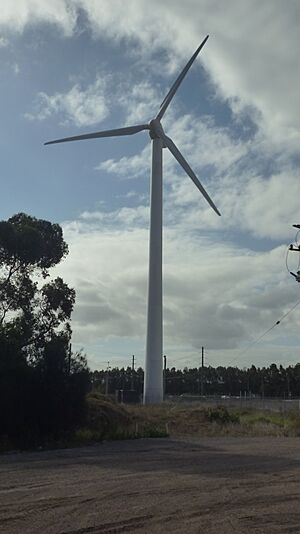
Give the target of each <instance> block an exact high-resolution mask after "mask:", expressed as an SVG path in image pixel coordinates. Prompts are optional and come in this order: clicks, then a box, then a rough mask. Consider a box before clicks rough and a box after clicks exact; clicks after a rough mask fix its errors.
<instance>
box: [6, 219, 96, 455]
mask: <svg viewBox="0 0 300 534" xmlns="http://www.w3.org/2000/svg"><path fill="white" fill-rule="evenodd" d="M67 253H68V246H67V244H66V242H65V241H64V239H63V234H62V229H61V227H60V226H59V225H58V224H53V223H51V222H48V221H45V220H41V219H36V218H35V217H32V216H30V215H26V214H24V213H19V214H17V215H14V216H13V217H11V218H10V219H8V220H7V221H1V222H0V447H1V438H2V441H3V439H4V438H6V439H8V440H9V441H10V442H11V443H13V445H14V446H17V447H27V446H32V445H37V444H41V443H43V442H44V441H47V440H49V439H58V438H60V437H61V436H62V435H63V434H64V433H65V432H66V431H69V430H70V429H72V428H74V427H75V426H76V425H77V424H78V423H79V422H80V420H81V419H82V417H83V416H84V399H85V394H86V392H87V390H88V387H89V370H88V368H87V362H86V358H85V357H84V356H83V355H82V354H81V353H78V354H72V353H71V350H70V339H71V325H70V318H71V313H72V310H73V306H74V303H75V291H74V289H71V288H69V287H68V285H67V284H66V283H65V282H64V281H63V280H62V278H60V277H57V278H55V279H50V280H46V279H47V278H48V277H49V276H50V273H49V270H50V269H51V268H52V267H54V266H55V265H57V264H58V263H59V262H60V261H61V260H62V259H63V258H64V257H65V256H66V255H67Z"/></svg>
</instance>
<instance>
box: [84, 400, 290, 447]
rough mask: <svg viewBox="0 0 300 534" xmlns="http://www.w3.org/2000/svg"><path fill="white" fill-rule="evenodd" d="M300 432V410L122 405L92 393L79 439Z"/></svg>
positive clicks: (184, 405) (177, 405) (277, 434)
mask: <svg viewBox="0 0 300 534" xmlns="http://www.w3.org/2000/svg"><path fill="white" fill-rule="evenodd" d="M224 435H228V436H253V437H254V436H294V437H296V436H300V412H299V411H295V412H286V413H282V414H279V413H274V412H268V411H254V410H252V409H247V410H244V409H243V410H239V409H227V408H226V407H224V406H217V407H213V406H203V405H201V403H195V402H193V403H186V404H182V403H180V404H176V403H162V404H161V405H156V406H142V405H120V404H116V403H115V402H114V401H113V400H112V399H109V398H107V397H104V396H101V395H98V394H92V395H90V396H89V397H88V417H87V425H86V427H84V428H81V429H79V430H78V431H77V432H76V434H75V437H76V440H78V442H79V443H87V442H93V441H101V440H103V439H105V440H109V439H134V438H141V437H166V436H171V437H183V436H185V437H187V436H194V437H201V436H224Z"/></svg>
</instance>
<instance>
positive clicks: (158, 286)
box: [45, 35, 220, 404]
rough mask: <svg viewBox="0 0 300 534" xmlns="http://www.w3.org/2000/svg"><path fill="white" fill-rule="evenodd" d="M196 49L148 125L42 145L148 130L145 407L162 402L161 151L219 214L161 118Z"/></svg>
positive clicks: (78, 136)
mask: <svg viewBox="0 0 300 534" xmlns="http://www.w3.org/2000/svg"><path fill="white" fill-rule="evenodd" d="M208 37H209V36H208V35H207V37H205V39H204V41H203V42H202V43H201V44H200V46H199V47H198V48H197V50H196V51H195V53H194V54H193V55H192V57H191V59H190V60H189V61H188V63H187V64H186V66H185V67H184V69H183V70H182V72H181V73H180V75H179V76H178V78H177V79H176V81H175V82H174V84H173V85H172V87H171V89H170V91H169V92H168V94H167V95H166V97H165V98H164V100H163V102H162V104H161V106H160V109H159V112H158V114H157V115H156V117H155V118H154V119H152V120H151V121H150V122H149V123H148V124H139V125H137V126H128V127H125V128H118V129H114V130H105V131H102V132H94V133H88V134H84V135H76V136H74V137H65V138H63V139H56V140H55V141H48V143H45V145H50V144H54V143H64V142H66V141H80V140H83V139H95V138H98V137H114V136H122V135H132V134H136V133H138V132H141V131H143V130H149V134H150V137H151V140H152V172H151V199H150V239H149V279H148V315H147V341H146V361H145V380H144V404H155V403H159V402H161V401H162V400H163V379H162V378H163V376H162V353H163V351H162V339H163V332H162V323H163V321H162V149H163V148H168V149H169V151H170V152H171V154H173V156H174V158H175V159H176V160H177V161H178V163H179V164H180V165H181V167H182V168H183V169H184V171H185V172H186V173H187V174H188V176H189V177H190V178H191V179H192V180H193V182H194V184H195V185H196V187H197V188H198V189H199V191H200V192H201V193H202V195H203V196H204V197H205V198H206V200H207V202H208V203H209V204H210V206H211V207H212V208H213V209H214V211H215V212H216V213H217V214H218V215H220V212H219V211H218V209H217V208H216V206H215V204H214V203H213V201H212V200H211V198H210V196H209V195H208V193H207V192H206V191H205V189H204V187H203V186H202V185H201V183H200V182H199V180H198V178H197V176H196V175H195V173H194V172H193V170H192V169H191V167H190V166H189V164H188V163H187V161H186V160H185V159H184V157H183V156H182V154H181V152H180V151H179V150H178V148H177V147H176V145H175V144H174V142H173V141H172V140H171V139H170V138H169V137H167V136H166V134H165V132H164V130H163V127H162V125H161V119H162V118H163V116H164V114H165V112H166V110H167V108H168V106H169V104H170V102H171V100H172V98H173V96H174V95H175V93H176V91H177V89H178V87H179V86H180V84H181V82H182V80H183V79H184V77H185V75H186V74H187V72H188V70H189V69H190V67H191V65H192V64H193V62H194V61H195V59H196V57H197V56H198V54H199V52H200V50H201V49H202V48H203V46H204V45H205V43H206V41H207V39H208Z"/></svg>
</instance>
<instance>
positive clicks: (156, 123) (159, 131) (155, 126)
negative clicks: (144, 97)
mask: <svg viewBox="0 0 300 534" xmlns="http://www.w3.org/2000/svg"><path fill="white" fill-rule="evenodd" d="M149 135H150V137H151V139H157V138H160V139H163V138H164V136H165V132H164V130H163V127H162V125H161V122H160V120H159V119H152V120H151V121H150V122H149Z"/></svg>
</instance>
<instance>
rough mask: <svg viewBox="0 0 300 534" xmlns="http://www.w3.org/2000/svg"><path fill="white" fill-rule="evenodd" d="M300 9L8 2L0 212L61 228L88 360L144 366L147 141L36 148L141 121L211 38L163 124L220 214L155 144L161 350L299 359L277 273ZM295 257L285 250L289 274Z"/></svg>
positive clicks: (298, 128)
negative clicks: (159, 173) (160, 214)
mask: <svg viewBox="0 0 300 534" xmlns="http://www.w3.org/2000/svg"><path fill="white" fill-rule="evenodd" d="M299 21H300V6H299V4H298V2H296V1H292V0H290V2H289V3H288V4H287V5H285V6H283V4H282V2H280V1H279V0H278V1H277V0H275V1H274V0H263V1H262V2H258V1H256V0H254V1H253V2H251V3H250V2H247V1H236V0H229V1H228V2H226V5H225V3H224V2H220V1H210V2H207V1H206V0H197V1H196V0H187V2H185V4H184V6H183V5H182V4H181V3H180V2H176V1H175V2H174V1H173V2H171V1H170V0H166V1H165V2H164V3H163V5H161V3H160V2H158V1H156V0H153V2H151V6H150V5H149V3H147V2H146V1H144V0H139V1H138V0H128V2H126V3H124V2H123V3H122V2H121V1H119V0H114V1H110V2H108V1H106V0H103V1H101V2H93V1H88V0H69V1H67V0H54V1H53V2H51V4H49V3H48V2H46V1H44V0H15V2H14V3H6V5H5V6H3V8H2V7H1V12H0V61H1V77H0V91H1V101H0V116H1V123H0V150H1V161H2V180H1V219H6V218H8V217H10V216H11V215H13V214H14V213H17V212H19V211H23V212H26V213H29V214H32V215H34V216H36V217H41V218H45V219H49V220H51V221H53V222H59V223H60V224H61V225H62V226H63V229H64V234H65V238H66V240H67V242H68V244H69V248H70V253H69V256H68V258H67V259H66V260H65V261H64V262H63V263H62V264H61V266H59V267H58V268H57V271H56V273H55V274H62V275H63V277H64V279H65V280H66V281H67V282H68V283H69V284H70V285H71V286H73V287H75V289H76V291H77V303H76V308H75V311H74V316H73V323H72V325H73V346H74V348H76V349H79V348H81V347H82V348H83V350H84V351H85V352H86V353H87V356H88V360H89V363H90V365H91V366H92V367H96V368H97V367H102V366H103V365H106V362H107V361H108V360H109V361H110V365H127V364H130V359H131V354H135V355H136V358H137V363H138V365H143V363H144V346H145V324H146V292H147V257H148V223H149V175H150V143H149V137H148V134H147V132H145V133H144V132H143V133H140V134H138V135H135V136H132V137H128V138H125V137H123V138H119V139H103V140H92V141H83V142H78V143H67V144H62V145H54V146H47V147H45V146H44V145H43V143H44V142H45V141H47V140H51V139H53V138H59V137H65V136H68V135H79V134H80V133H86V132H89V131H97V130H102V129H110V128H114V127H121V126H124V125H131V124H138V123H140V122H142V123H144V122H147V121H149V120H150V119H151V118H152V117H153V116H154V115H155V114H156V112H157V109H158V107H159V105H160V103H161V101H162V99H163V97H164V95H165V94H166V92H167V91H168V89H169V87H170V85H171V84H172V83H173V81H174V79H175V78H176V76H177V75H178V72H179V71H180V69H181V68H182V67H183V65H184V64H185V63H186V61H187V59H188V58H189V57H190V56H191V54H192V53H193V52H194V50H195V49H196V47H197V46H198V45H199V43H200V42H201V41H202V40H203V38H204V37H205V36H206V35H207V34H210V38H209V40H208V42H207V43H206V45H205V47H204V48H203V50H202V52H201V53H200V55H199V57H198V58H197V60H196V62H195V63H194V65H193V67H192V69H191V71H190V72H189V74H188V76H187V77H186V79H185V80H184V83H183V84H182V86H181V87H180V89H179V91H178V93H177V94H176V97H175V98H174V100H173V101H172V104H171V106H170V108H169V109H168V112H167V113H166V115H165V118H164V128H165V131H166V133H167V134H168V135H170V136H171V137H172V138H173V140H174V141H175V142H176V144H177V146H178V147H179V148H180V150H181V151H182V153H183V154H184V156H185V157H186V159H187V160H188V161H189V163H190V164H191V166H192V167H193V169H194V170H195V172H196V173H197V175H198V176H199V178H200V180H201V181H202V183H203V185H204V186H205V187H206V188H207V190H208V192H209V194H210V195H211V197H212V198H213V200H214V201H215V203H216V205H217V206H218V208H219V209H220V211H221V213H222V217H221V218H218V217H217V216H216V215H215V214H214V212H213V211H212V210H211V209H210V207H209V206H208V205H207V204H206V202H205V200H204V199H203V198H202V197H201V195H200V194H199V193H198V191H197V190H196V189H195V187H194V186H193V184H192V182H191V181H190V180H189V178H188V177H187V176H185V175H184V174H183V173H182V172H181V169H180V168H179V167H178V165H177V163H176V162H175V161H174V160H173V159H172V158H171V157H170V156H169V155H168V154H166V153H165V151H164V223H165V228H164V352H165V353H166V354H167V357H168V364H169V365H178V366H180V367H183V366H185V365H188V366H190V365H198V363H199V361H200V353H201V346H202V345H204V346H205V348H206V353H207V363H210V364H211V365H218V364H224V365H226V364H228V363H229V362H230V361H232V360H233V359H234V361H235V364H236V365H240V366H247V365H249V364H252V363H255V364H256V365H260V366H261V365H266V364H269V363H271V362H276V363H282V364H284V365H286V364H290V363H291V364H294V363H296V362H297V361H298V355H297V351H298V346H299V342H300V336H299V333H298V332H299V321H300V306H299V311H298V310H297V309H296V310H295V311H294V312H293V313H291V314H290V315H289V316H288V317H287V318H286V319H285V320H284V321H283V322H282V324H280V325H279V326H278V327H276V328H275V329H274V330H272V331H271V332H270V334H268V336H266V337H265V338H264V339H263V340H262V342H261V343H260V344H258V345H255V346H253V348H252V349H251V350H249V351H247V352H245V353H243V354H242V355H241V356H239V355H240V354H241V353H242V352H244V349H245V347H247V344H248V343H251V341H253V340H254V339H256V337H258V336H259V335H260V334H261V333H262V332H264V331H265V330H267V329H268V328H270V327H271V326H272V325H273V324H274V323H275V322H276V321H277V320H278V319H279V318H280V317H281V316H282V315H283V314H284V313H286V312H287V311H288V310H289V309H290V308H291V307H292V306H293V305H294V303H295V302H296V301H297V299H298V298H299V299H300V294H299V286H298V284H297V283H296V282H295V281H294V279H293V278H292V277H291V276H290V275H289V274H288V272H287V269H286V266H285V256H286V250H287V245H288V244H289V243H290V242H292V241H293V239H294V231H293V229H292V224H294V223H298V222H299V198H300V195H299V194H300V185H299V161H300V159H299V156H300V154H299V137H300V120H299V116H298V109H299V104H300V102H299V100H300V97H299V92H298V87H299V81H300V80H299V72H300V69H299V66H300V64H299V56H298V48H299V35H298V33H299V32H298V27H299ZM297 262H298V258H296V256H295V255H294V256H293V255H292V254H290V255H289V267H290V269H295V268H297Z"/></svg>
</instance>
